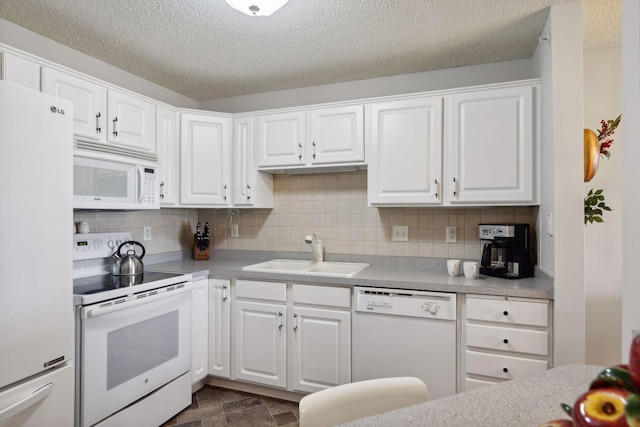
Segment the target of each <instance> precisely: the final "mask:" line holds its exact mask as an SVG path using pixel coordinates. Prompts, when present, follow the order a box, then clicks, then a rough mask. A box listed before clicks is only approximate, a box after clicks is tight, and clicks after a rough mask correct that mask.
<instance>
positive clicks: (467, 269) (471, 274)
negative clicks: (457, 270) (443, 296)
mask: <svg viewBox="0 0 640 427" xmlns="http://www.w3.org/2000/svg"><path fill="white" fill-rule="evenodd" d="M462 268H463V270H464V277H466V278H467V279H477V278H478V263H477V262H476V261H465V262H464V263H463V265H462Z"/></svg>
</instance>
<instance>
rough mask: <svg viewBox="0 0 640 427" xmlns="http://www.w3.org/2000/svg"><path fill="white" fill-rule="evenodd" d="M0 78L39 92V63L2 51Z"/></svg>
mask: <svg viewBox="0 0 640 427" xmlns="http://www.w3.org/2000/svg"><path fill="white" fill-rule="evenodd" d="M2 80H5V81H7V82H11V83H14V84H17V85H20V86H24V87H26V88H29V89H33V90H37V91H38V92H40V64H38V63H37V62H34V61H31V60H29V59H26V58H23V57H21V56H18V55H14V54H12V53H9V52H2Z"/></svg>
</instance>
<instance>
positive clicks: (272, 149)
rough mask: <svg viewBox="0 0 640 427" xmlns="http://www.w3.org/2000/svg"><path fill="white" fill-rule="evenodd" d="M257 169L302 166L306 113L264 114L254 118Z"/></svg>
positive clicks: (303, 161) (303, 162) (303, 160)
mask: <svg viewBox="0 0 640 427" xmlns="http://www.w3.org/2000/svg"><path fill="white" fill-rule="evenodd" d="M257 123H258V125H257V132H258V135H257V144H258V166H259V167H279V166H301V165H304V164H305V152H304V143H305V113H304V112H303V111H298V112H292V113H281V114H265V115H263V116H258V118H257Z"/></svg>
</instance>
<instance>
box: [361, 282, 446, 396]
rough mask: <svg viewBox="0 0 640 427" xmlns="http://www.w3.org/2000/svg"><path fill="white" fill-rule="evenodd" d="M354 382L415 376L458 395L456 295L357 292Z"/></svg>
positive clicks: (433, 392) (435, 389)
mask: <svg viewBox="0 0 640 427" xmlns="http://www.w3.org/2000/svg"><path fill="white" fill-rule="evenodd" d="M354 292H355V295H354V296H355V304H354V313H353V336H352V364H351V374H352V380H353V381H362V380H369V379H374V378H384V377H398V376H413V377H418V378H420V379H421V380H423V381H424V383H425V384H426V385H427V388H428V390H429V399H431V400H432V399H436V398H438V397H443V396H447V395H450V394H454V393H455V392H456V355H457V349H456V342H457V339H456V331H457V326H456V294H452V293H443V292H423V291H407V290H401V289H382V288H363V287H357V286H356V287H355V288H354Z"/></svg>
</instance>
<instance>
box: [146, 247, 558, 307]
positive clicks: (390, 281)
mask: <svg viewBox="0 0 640 427" xmlns="http://www.w3.org/2000/svg"><path fill="white" fill-rule="evenodd" d="M213 254H214V256H213V257H212V258H211V259H210V260H202V261H195V260H193V259H191V258H179V259H166V257H164V258H162V257H155V259H154V258H152V260H151V262H147V263H145V268H146V269H149V270H153V271H168V272H169V271H170V272H184V273H192V274H193V275H194V278H198V277H206V276H209V277H212V278H220V279H238V278H243V279H254V280H271V281H283V282H284V281H286V282H296V283H310V284H327V285H339V286H349V287H351V286H369V287H384V288H391V289H409V290H421V291H436V292H456V293H466V294H483V295H500V296H511V297H522V298H540V299H553V283H552V282H553V281H552V279H551V278H550V277H548V276H546V275H545V274H544V273H542V272H541V271H539V270H537V269H536V271H535V277H531V278H527V279H519V280H507V279H500V278H494V277H487V276H480V277H479V278H478V279H466V278H465V277H464V276H462V275H461V276H457V277H451V276H449V275H448V274H447V270H446V260H444V259H429V258H427V259H424V258H422V259H421V258H411V257H381V256H356V255H354V256H351V255H333V256H331V255H327V256H326V258H325V259H326V260H327V261H341V262H367V263H369V264H370V266H369V267H367V268H365V269H364V270H362V271H361V272H359V273H357V274H356V275H354V276H353V277H328V276H311V275H301V274H281V273H262V272H260V273H258V272H249V271H243V270H242V268H243V267H245V266H248V265H251V264H256V263H259V262H263V261H268V260H272V259H310V254H307V253H292V252H261V251H231V250H227V251H213ZM145 261H146V260H145Z"/></svg>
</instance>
